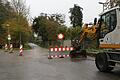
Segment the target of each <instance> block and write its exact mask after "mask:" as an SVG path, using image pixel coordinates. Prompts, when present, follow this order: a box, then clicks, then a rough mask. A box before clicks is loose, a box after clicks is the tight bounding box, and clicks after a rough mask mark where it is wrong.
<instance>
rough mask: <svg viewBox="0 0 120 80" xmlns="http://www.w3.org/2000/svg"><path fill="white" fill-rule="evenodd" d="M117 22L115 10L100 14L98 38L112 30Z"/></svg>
mask: <svg viewBox="0 0 120 80" xmlns="http://www.w3.org/2000/svg"><path fill="white" fill-rule="evenodd" d="M116 24H117V17H116V10H112V11H110V12H108V13H106V14H104V15H102V16H101V29H100V38H104V37H105V35H106V34H107V33H109V32H111V31H113V30H114V29H115V27H116Z"/></svg>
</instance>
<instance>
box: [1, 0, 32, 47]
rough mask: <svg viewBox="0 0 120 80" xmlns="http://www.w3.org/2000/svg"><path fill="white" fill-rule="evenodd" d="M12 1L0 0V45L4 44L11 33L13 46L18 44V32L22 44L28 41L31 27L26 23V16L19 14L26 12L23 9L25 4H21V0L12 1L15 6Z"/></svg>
mask: <svg viewBox="0 0 120 80" xmlns="http://www.w3.org/2000/svg"><path fill="white" fill-rule="evenodd" d="M13 1H15V0H13ZM12 3H13V2H9V1H7V0H6V1H2V0H0V45H4V44H5V43H7V42H8V40H7V35H8V34H10V35H11V41H10V42H11V43H13V44H14V46H18V45H19V44H20V34H21V36H22V43H23V44H25V43H27V42H28V41H29V37H30V35H31V28H30V26H29V24H28V20H27V16H25V15H21V14H24V13H25V12H26V11H23V10H25V9H26V10H27V8H26V7H25V4H21V3H22V1H19V3H14V4H17V5H16V8H15V5H14V4H12ZM19 4H21V5H19ZM18 5H19V6H18ZM18 8H19V9H20V10H19V9H18ZM22 11H23V12H22ZM7 25H9V26H7Z"/></svg>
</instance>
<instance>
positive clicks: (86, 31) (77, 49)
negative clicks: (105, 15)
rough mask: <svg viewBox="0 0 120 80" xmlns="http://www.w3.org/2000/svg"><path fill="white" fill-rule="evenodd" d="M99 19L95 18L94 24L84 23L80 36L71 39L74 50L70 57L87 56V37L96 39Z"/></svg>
mask: <svg viewBox="0 0 120 80" xmlns="http://www.w3.org/2000/svg"><path fill="white" fill-rule="evenodd" d="M96 21H97V19H95V20H94V25H93V24H84V25H83V27H82V29H81V32H80V33H79V36H77V37H75V38H74V39H72V41H71V45H72V46H73V47H74V50H73V51H71V52H70V57H71V58H75V57H85V58H86V57H87V52H86V49H85V48H86V43H87V42H86V41H88V40H87V39H92V40H95V39H96V37H97V34H96V30H97V25H96Z"/></svg>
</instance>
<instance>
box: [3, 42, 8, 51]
mask: <svg viewBox="0 0 120 80" xmlns="http://www.w3.org/2000/svg"><path fill="white" fill-rule="evenodd" d="M4 48H5V52H7V51H8V45H7V44H5V47H4Z"/></svg>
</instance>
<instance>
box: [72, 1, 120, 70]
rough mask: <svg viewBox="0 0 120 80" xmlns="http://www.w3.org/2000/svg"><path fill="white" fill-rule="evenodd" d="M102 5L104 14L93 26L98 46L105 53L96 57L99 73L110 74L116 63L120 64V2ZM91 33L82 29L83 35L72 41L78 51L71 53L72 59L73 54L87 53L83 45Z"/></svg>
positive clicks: (100, 53)
mask: <svg viewBox="0 0 120 80" xmlns="http://www.w3.org/2000/svg"><path fill="white" fill-rule="evenodd" d="M100 4H103V12H102V13H101V14H100V19H99V21H98V23H97V24H95V25H93V26H94V31H93V34H94V35H95V34H96V35H97V39H98V46H99V48H101V49H102V50H103V51H102V52H99V53H98V54H97V55H96V57H95V64H96V67H97V68H98V70H99V71H101V72H108V71H111V70H113V69H114V67H115V64H116V63H120V0H107V1H106V2H105V3H101V2H100ZM83 28H84V27H83ZM90 30H91V29H90ZM89 33H91V31H89V29H88V28H86V30H84V29H82V33H81V35H80V36H79V37H78V38H75V39H73V40H72V45H73V46H74V47H75V48H76V49H75V50H74V51H71V53H70V55H71V57H74V55H73V53H76V54H77V53H82V52H84V53H86V51H85V50H83V49H84V48H83V49H82V48H81V45H82V44H83V42H84V39H85V37H87V34H89ZM94 37H96V36H94ZM94 37H93V38H94ZM80 51H81V52H80ZM75 56H76V55H75Z"/></svg>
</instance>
